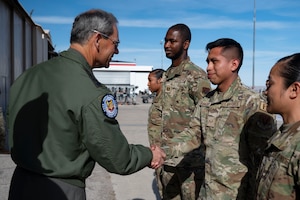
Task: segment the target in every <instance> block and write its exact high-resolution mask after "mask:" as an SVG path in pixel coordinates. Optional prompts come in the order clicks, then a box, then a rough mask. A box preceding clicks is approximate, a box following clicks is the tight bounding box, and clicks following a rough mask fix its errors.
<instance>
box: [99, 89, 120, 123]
mask: <svg viewBox="0 0 300 200" xmlns="http://www.w3.org/2000/svg"><path fill="white" fill-rule="evenodd" d="M101 107H102V110H103V113H104V115H105V116H106V117H108V118H111V119H114V118H115V117H116V116H117V115H118V103H117V101H116V100H115V98H114V96H113V95H111V94H106V95H104V97H103V98H102V101H101Z"/></svg>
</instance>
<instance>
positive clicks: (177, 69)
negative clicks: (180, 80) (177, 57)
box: [165, 56, 190, 80]
mask: <svg viewBox="0 0 300 200" xmlns="http://www.w3.org/2000/svg"><path fill="white" fill-rule="evenodd" d="M189 62H190V57H189V56H188V57H187V59H185V60H183V61H182V62H181V63H180V64H179V65H178V66H171V67H169V68H168V70H167V71H166V73H165V74H166V79H167V80H168V79H172V78H174V77H176V76H180V75H181V74H182V71H183V70H184V68H185V65H186V64H187V63H189Z"/></svg>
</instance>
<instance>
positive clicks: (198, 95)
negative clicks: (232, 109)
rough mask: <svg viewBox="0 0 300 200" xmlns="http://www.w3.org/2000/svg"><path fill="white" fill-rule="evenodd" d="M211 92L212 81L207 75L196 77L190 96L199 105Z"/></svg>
mask: <svg viewBox="0 0 300 200" xmlns="http://www.w3.org/2000/svg"><path fill="white" fill-rule="evenodd" d="M210 90H211V86H210V81H209V80H208V79H207V78H206V74H197V75H194V79H193V81H192V82H191V84H190V94H191V96H192V97H193V98H194V101H195V103H196V104H197V103H198V102H199V100H200V99H202V98H203V97H204V96H205V95H206V94H207V93H208V92H209V91H210Z"/></svg>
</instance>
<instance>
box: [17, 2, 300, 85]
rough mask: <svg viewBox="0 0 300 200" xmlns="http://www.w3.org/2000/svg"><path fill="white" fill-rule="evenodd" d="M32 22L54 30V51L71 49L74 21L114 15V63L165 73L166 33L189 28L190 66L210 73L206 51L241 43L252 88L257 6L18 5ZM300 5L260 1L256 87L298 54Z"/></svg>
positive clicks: (245, 74) (243, 73)
mask: <svg viewBox="0 0 300 200" xmlns="http://www.w3.org/2000/svg"><path fill="white" fill-rule="evenodd" d="M19 2H20V4H21V5H22V6H23V7H24V9H25V10H26V11H27V12H28V13H30V12H32V19H33V21H34V22H35V23H37V24H39V25H41V26H42V27H43V28H44V29H47V30H50V34H51V36H52V43H53V45H54V46H55V50H56V51H58V52H59V51H63V50H65V49H67V48H68V47H69V37H70V30H71V25H72V22H73V20H74V18H75V16H76V15H78V14H79V13H81V12H84V11H86V10H89V9H92V8H100V9H103V10H106V11H109V12H111V13H113V14H114V15H115V16H116V17H117V18H118V20H119V25H118V27H119V37H120V41H121V44H120V46H119V51H120V53H119V54H118V55H115V56H114V58H113V59H114V60H121V61H132V62H134V61H135V62H136V63H137V65H152V66H153V67H154V68H161V67H162V66H163V68H164V69H166V68H168V67H169V65H170V60H169V59H167V58H166V57H165V54H164V52H163V51H162V50H163V49H162V48H163V45H162V44H161V41H162V40H163V39H164V36H165V34H166V31H167V29H168V27H170V26H171V25H173V24H176V23H185V24H187V25H188V26H189V27H190V29H191V31H192V41H191V45H190V49H189V56H190V58H191V60H192V61H193V62H194V63H195V64H197V65H199V66H200V67H202V68H203V69H206V62H205V60H206V56H207V52H206V51H205V46H206V44H207V43H208V42H211V41H214V40H216V39H218V38H221V37H229V38H233V39H235V40H237V41H238V42H240V44H241V45H242V47H243V49H244V54H245V57H244V64H243V66H242V68H241V70H240V72H239V74H240V76H241V78H242V81H243V82H244V83H245V84H246V85H248V86H252V83H253V79H252V77H253V73H252V72H253V35H254V34H253V13H254V12H253V11H254V0H151V1H148V0H144V1H143V0H123V1H121V0H119V1H116V0H110V1H99V0H86V1H83V0H60V1H58V0H51V1H42V0H19ZM299 10H300V1H299V0H256V23H255V27H256V28H255V30H256V31H255V57H254V58H255V59H254V60H255V62H254V66H255V67H254V84H255V85H256V86H263V85H264V84H265V80H266V79H267V76H268V74H269V70H270V68H271V67H272V66H273V64H274V63H275V62H276V61H277V60H278V59H279V58H281V57H284V56H287V55H290V54H292V53H295V52H300V37H299V36H300V12H299Z"/></svg>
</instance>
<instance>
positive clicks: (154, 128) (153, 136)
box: [148, 93, 162, 146]
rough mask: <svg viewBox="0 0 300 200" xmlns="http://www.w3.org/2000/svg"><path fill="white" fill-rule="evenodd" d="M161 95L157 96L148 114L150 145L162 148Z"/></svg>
mask: <svg viewBox="0 0 300 200" xmlns="http://www.w3.org/2000/svg"><path fill="white" fill-rule="evenodd" d="M161 96H162V95H161V93H159V94H158V95H157V96H155V97H154V98H153V100H152V104H151V106H150V108H149V112H148V138H149V143H150V145H152V144H155V145H158V146H161V126H162V117H161V116H162V103H161V100H162V98H161Z"/></svg>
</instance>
